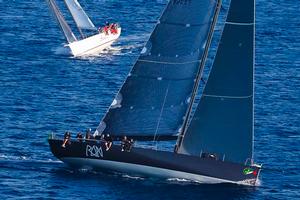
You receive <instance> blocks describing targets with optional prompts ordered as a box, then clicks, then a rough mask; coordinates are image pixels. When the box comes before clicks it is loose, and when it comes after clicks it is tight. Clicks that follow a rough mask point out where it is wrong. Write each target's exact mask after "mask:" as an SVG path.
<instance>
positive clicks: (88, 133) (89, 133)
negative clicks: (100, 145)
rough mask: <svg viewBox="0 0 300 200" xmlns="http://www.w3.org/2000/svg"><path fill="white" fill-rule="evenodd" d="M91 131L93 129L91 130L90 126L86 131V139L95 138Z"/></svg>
mask: <svg viewBox="0 0 300 200" xmlns="http://www.w3.org/2000/svg"><path fill="white" fill-rule="evenodd" d="M91 131H92V130H91V129H90V128H88V129H87V130H86V133H85V139H86V140H90V139H93V136H92V133H91Z"/></svg>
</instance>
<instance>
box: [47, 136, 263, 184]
mask: <svg viewBox="0 0 300 200" xmlns="http://www.w3.org/2000/svg"><path fill="white" fill-rule="evenodd" d="M49 144H50V148H51V151H52V153H53V154H54V155H55V156H56V157H57V158H58V159H60V160H62V161H63V162H64V163H66V164H68V165H69V166H70V167H72V168H77V169H82V168H83V169H91V170H95V171H111V172H121V173H126V174H129V175H138V176H146V177H160V178H178V179H185V180H190V181H195V182H199V183H209V184H216V183H235V184H243V185H255V184H256V182H257V178H258V174H259V171H260V168H259V167H257V166H246V165H241V164H236V163H230V162H224V161H219V160H214V159H211V158H200V157H195V156H187V155H182V154H175V153H173V152H166V151H157V150H152V149H143V148H136V147H134V148H133V149H132V150H131V151H130V152H126V151H123V152H122V151H121V147H120V146H119V145H113V146H112V148H111V149H110V150H108V151H105V146H104V144H103V143H102V142H100V141H98V142H96V141H89V142H78V141H72V143H71V144H69V145H67V146H66V147H65V148H63V147H61V145H62V140H55V139H49ZM245 169H247V170H248V171H249V170H250V171H252V173H247V174H245Z"/></svg>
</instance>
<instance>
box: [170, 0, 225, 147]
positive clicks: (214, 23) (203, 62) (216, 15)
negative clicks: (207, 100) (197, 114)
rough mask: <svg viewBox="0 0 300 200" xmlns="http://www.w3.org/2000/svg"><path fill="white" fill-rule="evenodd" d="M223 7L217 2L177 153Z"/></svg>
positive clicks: (178, 142) (218, 0)
mask: <svg viewBox="0 0 300 200" xmlns="http://www.w3.org/2000/svg"><path fill="white" fill-rule="evenodd" d="M221 6H222V0H217V5H216V8H215V15H214V17H213V21H212V23H211V27H210V30H209V33H208V36H207V42H206V45H205V49H204V53H203V55H202V58H201V63H200V66H199V69H198V72H197V75H196V81H195V84H194V86H193V90H192V96H191V100H190V104H189V106H188V109H187V112H186V115H185V118H184V122H183V125H182V130H181V133H180V134H179V135H178V140H177V143H176V146H175V149H174V152H176V153H177V152H178V150H179V147H180V145H181V143H182V141H183V137H184V135H185V133H186V130H187V126H188V122H189V118H190V116H191V113H192V108H193V104H194V101H195V99H196V95H197V91H198V88H199V84H200V80H201V77H202V73H203V70H204V66H205V61H206V58H207V55H208V51H209V47H210V44H211V41H212V37H213V33H214V28H215V25H216V23H217V19H218V15H219V12H220V9H221Z"/></svg>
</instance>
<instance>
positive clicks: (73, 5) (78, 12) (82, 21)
mask: <svg viewBox="0 0 300 200" xmlns="http://www.w3.org/2000/svg"><path fill="white" fill-rule="evenodd" d="M64 1H65V3H66V5H67V8H68V9H69V11H70V13H71V15H72V17H73V19H74V21H75V23H76V25H77V27H78V28H79V29H90V30H96V27H95V25H94V24H93V22H92V21H91V20H90V18H89V17H88V16H87V14H86V13H85V12H84V10H83V9H82V7H81V6H80V4H79V2H78V1H77V0H64Z"/></svg>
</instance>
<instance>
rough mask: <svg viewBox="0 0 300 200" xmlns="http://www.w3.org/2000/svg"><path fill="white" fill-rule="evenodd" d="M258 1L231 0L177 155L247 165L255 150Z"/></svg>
mask: <svg viewBox="0 0 300 200" xmlns="http://www.w3.org/2000/svg"><path fill="white" fill-rule="evenodd" d="M254 6H255V5H254V0H244V1H240V0H231V5H230V9H229V12H228V16H227V19H226V23H225V27H224V30H223V34H222V37H221V41H220V44H219V47H218V50H217V54H216V57H215V60H214V64H213V67H212V70H211V72H210V75H209V79H208V81H207V83H206V86H205V89H204V92H203V94H202V97H201V99H200V103H199V105H198V107H197V109H196V111H195V114H194V116H193V118H192V120H191V122H190V125H189V127H188V129H187V131H186V133H185V135H184V138H183V141H182V143H181V145H180V147H179V151H178V152H179V153H183V154H189V155H195V156H200V154H201V153H204V152H205V153H215V154H217V155H218V156H219V157H220V159H224V160H227V161H232V162H238V163H244V162H245V161H246V160H247V159H252V151H253V150H252V149H253V147H252V146H253V69H254Z"/></svg>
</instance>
